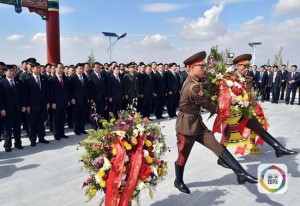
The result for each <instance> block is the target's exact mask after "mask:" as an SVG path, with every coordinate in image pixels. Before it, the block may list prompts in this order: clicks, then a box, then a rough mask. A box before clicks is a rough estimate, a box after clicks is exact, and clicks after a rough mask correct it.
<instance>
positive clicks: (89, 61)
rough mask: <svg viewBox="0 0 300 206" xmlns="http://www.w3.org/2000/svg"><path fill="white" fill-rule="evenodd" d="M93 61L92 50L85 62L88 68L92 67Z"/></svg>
mask: <svg viewBox="0 0 300 206" xmlns="http://www.w3.org/2000/svg"><path fill="white" fill-rule="evenodd" d="M95 61H96V60H95V56H94V50H93V49H92V50H91V53H90V54H89V56H88V59H87V62H88V63H89V64H90V66H92V65H93V63H94V62H95Z"/></svg>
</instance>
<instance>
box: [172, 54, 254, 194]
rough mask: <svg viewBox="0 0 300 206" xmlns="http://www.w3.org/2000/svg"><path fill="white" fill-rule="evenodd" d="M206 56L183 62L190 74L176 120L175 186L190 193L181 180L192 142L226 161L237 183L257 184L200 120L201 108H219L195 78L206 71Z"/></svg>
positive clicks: (213, 109) (196, 55)
mask: <svg viewBox="0 0 300 206" xmlns="http://www.w3.org/2000/svg"><path fill="white" fill-rule="evenodd" d="M205 58H206V52H204V51H202V52H199V53H197V54H195V55H193V56H191V57H190V58H188V59H186V60H185V61H184V64H185V65H186V67H187V69H188V70H189V74H188V77H187V79H186V80H185V82H184V84H183V86H182V90H181V92H180V102H179V108H180V112H179V114H178V117H177V120H176V133H177V147H178V158H177V161H176V162H175V174H176V179H175V181H174V186H175V187H176V188H177V189H178V190H180V191H181V192H184V193H187V194H189V193H191V192H190V190H189V188H188V187H187V186H186V185H185V184H184V182H183V173H184V167H185V164H186V162H187V159H188V157H189V154H190V152H191V150H192V147H193V145H194V143H195V142H198V143H201V144H202V145H204V146H205V147H207V148H208V149H210V150H211V151H213V152H214V153H215V155H216V156H217V157H218V158H220V159H222V161H224V162H226V163H227V164H228V165H229V166H230V168H231V169H232V170H233V171H234V172H235V174H236V175H237V180H238V182H239V184H244V183H245V182H249V183H257V178H255V177H253V176H251V175H249V174H248V173H247V172H246V171H245V170H244V169H243V167H242V166H241V165H240V164H239V163H238V162H237V161H236V160H235V159H234V157H233V156H232V155H231V154H230V152H229V151H228V150H227V149H226V148H224V147H223V146H222V145H221V144H220V143H219V142H218V141H217V140H216V139H215V137H214V135H213V134H212V132H211V131H210V130H209V129H208V128H207V127H206V126H205V124H204V123H203V121H202V117H201V112H200V111H201V107H203V108H205V109H207V110H209V111H210V112H212V113H216V112H217V111H218V107H217V106H216V105H214V104H213V103H212V101H211V100H210V98H209V97H207V96H205V95H204V93H203V91H202V87H201V83H199V81H198V80H199V79H200V78H202V77H203V76H204V75H205V72H206V65H205V63H204V60H205Z"/></svg>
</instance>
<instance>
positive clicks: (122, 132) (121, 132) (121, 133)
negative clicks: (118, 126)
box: [112, 131, 126, 139]
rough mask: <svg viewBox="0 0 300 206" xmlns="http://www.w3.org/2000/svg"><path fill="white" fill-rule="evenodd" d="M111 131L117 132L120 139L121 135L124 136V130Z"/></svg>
mask: <svg viewBox="0 0 300 206" xmlns="http://www.w3.org/2000/svg"><path fill="white" fill-rule="evenodd" d="M112 133H115V134H117V135H118V136H120V137H121V139H123V137H125V134H126V132H125V131H114V132H112Z"/></svg>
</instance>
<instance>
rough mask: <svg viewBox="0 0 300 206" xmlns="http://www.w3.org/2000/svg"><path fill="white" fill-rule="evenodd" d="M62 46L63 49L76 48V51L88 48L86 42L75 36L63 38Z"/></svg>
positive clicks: (61, 39) (61, 40)
mask: <svg viewBox="0 0 300 206" xmlns="http://www.w3.org/2000/svg"><path fill="white" fill-rule="evenodd" d="M60 45H61V47H62V48H74V49H81V48H83V47H86V46H87V43H86V40H84V39H82V38H80V37H78V36H74V37H61V38H60Z"/></svg>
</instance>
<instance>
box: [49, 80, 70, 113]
mask: <svg viewBox="0 0 300 206" xmlns="http://www.w3.org/2000/svg"><path fill="white" fill-rule="evenodd" d="M62 80H63V86H62V85H61V83H60V82H59V78H58V77H57V76H56V75H55V76H52V77H50V78H49V102H50V104H56V108H59V109H62V108H66V107H67V106H68V90H69V80H68V78H67V77H66V76H64V75H62Z"/></svg>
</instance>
